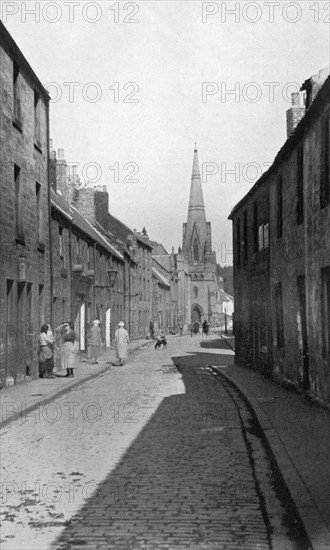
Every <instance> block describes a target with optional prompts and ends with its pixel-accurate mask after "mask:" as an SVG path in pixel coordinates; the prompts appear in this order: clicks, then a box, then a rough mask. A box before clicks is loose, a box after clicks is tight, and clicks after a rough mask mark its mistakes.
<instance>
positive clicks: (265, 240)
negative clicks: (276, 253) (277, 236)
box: [258, 223, 269, 250]
mask: <svg viewBox="0 0 330 550" xmlns="http://www.w3.org/2000/svg"><path fill="white" fill-rule="evenodd" d="M258 247H259V250H263V249H264V248H268V247H269V223H263V224H261V225H259V229H258Z"/></svg>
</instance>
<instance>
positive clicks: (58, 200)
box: [51, 190, 124, 261]
mask: <svg viewBox="0 0 330 550" xmlns="http://www.w3.org/2000/svg"><path fill="white" fill-rule="evenodd" d="M51 204H52V207H53V208H55V209H57V210H58V211H59V212H60V213H61V214H62V215H64V216H66V217H67V218H68V219H69V221H70V222H71V223H72V225H73V227H77V228H78V229H79V230H80V231H82V232H83V233H85V235H87V236H88V237H89V238H90V239H91V240H92V241H95V242H96V243H98V244H99V245H100V246H102V247H103V248H104V249H105V250H107V251H108V252H110V253H111V254H112V255H113V256H117V258H119V259H120V260H122V261H123V260H124V257H123V255H122V254H121V253H120V252H119V251H118V250H116V249H115V248H114V247H113V245H112V244H111V243H110V242H109V241H108V240H107V239H106V237H104V236H103V235H102V234H101V233H100V231H98V230H97V229H96V228H95V227H93V225H92V224H91V223H90V222H89V221H88V220H87V219H86V218H84V216H83V215H82V214H81V213H80V212H79V210H77V208H75V207H74V206H72V205H70V204H69V203H68V202H67V201H66V200H65V199H64V198H63V197H61V196H60V195H58V194H57V193H55V192H54V190H51Z"/></svg>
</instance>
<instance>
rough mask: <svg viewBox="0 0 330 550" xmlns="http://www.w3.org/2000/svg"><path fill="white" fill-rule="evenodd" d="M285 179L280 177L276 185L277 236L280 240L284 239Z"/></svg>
mask: <svg viewBox="0 0 330 550" xmlns="http://www.w3.org/2000/svg"><path fill="white" fill-rule="evenodd" d="M282 211H283V179H282V176H280V177H279V178H278V180H277V184H276V235H277V238H278V239H280V238H281V237H282V224H283V213H282Z"/></svg>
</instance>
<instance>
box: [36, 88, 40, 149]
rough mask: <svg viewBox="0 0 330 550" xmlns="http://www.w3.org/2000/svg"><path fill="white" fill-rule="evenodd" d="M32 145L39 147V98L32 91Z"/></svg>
mask: <svg viewBox="0 0 330 550" xmlns="http://www.w3.org/2000/svg"><path fill="white" fill-rule="evenodd" d="M34 143H35V144H36V145H37V146H38V147H41V125H40V97H39V94H38V92H37V91H36V90H34Z"/></svg>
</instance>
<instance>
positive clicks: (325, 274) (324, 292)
mask: <svg viewBox="0 0 330 550" xmlns="http://www.w3.org/2000/svg"><path fill="white" fill-rule="evenodd" d="M321 323H322V357H323V359H326V360H327V361H328V362H329V361H330V266H328V267H325V268H323V269H321Z"/></svg>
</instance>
